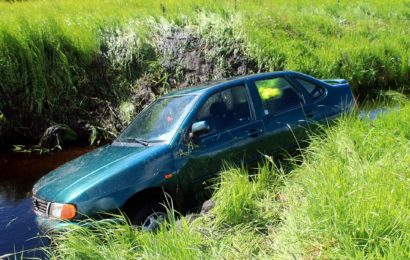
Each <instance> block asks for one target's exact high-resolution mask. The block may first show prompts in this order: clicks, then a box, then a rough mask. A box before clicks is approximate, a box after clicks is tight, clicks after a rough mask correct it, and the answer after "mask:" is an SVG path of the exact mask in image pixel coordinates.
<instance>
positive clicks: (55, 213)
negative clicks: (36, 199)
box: [49, 203, 77, 219]
mask: <svg viewBox="0 0 410 260" xmlns="http://www.w3.org/2000/svg"><path fill="white" fill-rule="evenodd" d="M49 215H50V217H52V218H58V219H73V218H75V216H76V215H77V208H76V206H75V205H74V204H61V203H51V205H50V210H49Z"/></svg>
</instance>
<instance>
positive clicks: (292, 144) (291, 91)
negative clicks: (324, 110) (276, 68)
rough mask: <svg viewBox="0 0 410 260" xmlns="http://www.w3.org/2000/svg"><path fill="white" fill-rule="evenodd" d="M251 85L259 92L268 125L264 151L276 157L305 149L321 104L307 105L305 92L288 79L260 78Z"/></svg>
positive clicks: (265, 124)
mask: <svg viewBox="0 0 410 260" xmlns="http://www.w3.org/2000/svg"><path fill="white" fill-rule="evenodd" d="M251 85H252V86H253V87H254V88H255V89H256V90H257V91H256V92H257V93H258V98H259V104H260V105H259V106H258V107H259V110H261V111H260V113H261V114H262V117H263V123H264V126H265V135H264V137H263V140H264V141H263V145H262V146H261V148H260V149H261V150H262V151H263V152H266V153H268V154H272V153H280V152H283V151H292V150H293V149H295V148H299V147H301V146H303V145H304V141H305V140H306V139H307V133H308V130H309V127H310V122H311V119H313V118H314V117H315V115H316V113H317V105H316V104H314V103H306V99H305V97H304V96H303V93H302V92H301V91H300V89H299V88H298V87H297V86H295V85H294V84H292V83H291V80H289V78H287V77H286V76H275V77H266V78H260V79H257V80H254V81H252V83H251Z"/></svg>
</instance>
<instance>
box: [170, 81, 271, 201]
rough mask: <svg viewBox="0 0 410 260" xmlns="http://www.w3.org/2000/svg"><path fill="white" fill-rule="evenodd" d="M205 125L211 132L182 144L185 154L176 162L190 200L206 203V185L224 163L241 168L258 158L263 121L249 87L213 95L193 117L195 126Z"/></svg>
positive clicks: (236, 88) (229, 89) (238, 87)
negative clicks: (237, 165)
mask: <svg viewBox="0 0 410 260" xmlns="http://www.w3.org/2000/svg"><path fill="white" fill-rule="evenodd" d="M202 121H206V122H207V123H208V124H209V126H210V131H209V132H208V133H206V134H203V135H201V136H199V137H196V138H194V139H193V140H191V141H192V142H191V143H185V144H182V149H180V150H183V151H185V152H184V153H182V154H179V155H177V156H179V158H178V159H177V160H176V161H177V164H178V166H177V167H178V168H179V172H178V175H179V176H180V178H181V181H182V182H183V183H184V184H183V185H184V186H186V187H188V188H187V189H188V190H189V192H188V193H190V194H191V196H189V197H190V198H195V200H196V201H198V200H203V199H204V198H205V197H206V196H207V195H208V194H207V193H205V195H204V194H203V188H204V186H206V181H207V180H208V179H210V178H212V177H214V176H215V175H216V174H217V173H218V172H219V171H220V170H221V167H222V165H223V163H224V162H230V163H233V164H240V163H241V162H243V161H247V160H249V159H251V158H253V157H255V156H256V149H255V147H253V145H254V143H255V140H257V139H259V138H261V137H262V135H263V132H264V129H263V123H262V120H257V119H256V117H255V114H254V109H253V104H252V100H251V98H250V95H249V92H248V88H247V87H246V85H245V84H244V85H239V86H234V87H231V88H228V89H225V90H221V91H219V92H217V93H214V94H212V95H211V96H209V97H208V98H207V100H206V101H205V102H204V103H203V104H202V105H201V108H200V109H199V111H198V113H196V115H195V116H194V118H193V120H192V122H191V125H192V124H193V123H195V122H202Z"/></svg>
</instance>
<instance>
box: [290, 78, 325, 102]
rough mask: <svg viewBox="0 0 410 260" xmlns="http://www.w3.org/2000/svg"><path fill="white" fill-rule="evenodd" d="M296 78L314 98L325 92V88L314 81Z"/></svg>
mask: <svg viewBox="0 0 410 260" xmlns="http://www.w3.org/2000/svg"><path fill="white" fill-rule="evenodd" d="M296 80H297V81H298V82H299V83H300V84H301V85H302V86H303V87H304V88H305V89H306V91H307V92H308V93H309V94H310V95H311V97H312V98H314V99H316V98H319V97H321V96H322V95H323V93H325V91H324V89H323V88H322V87H320V86H318V85H316V84H314V83H311V82H308V81H306V80H303V79H298V78H296Z"/></svg>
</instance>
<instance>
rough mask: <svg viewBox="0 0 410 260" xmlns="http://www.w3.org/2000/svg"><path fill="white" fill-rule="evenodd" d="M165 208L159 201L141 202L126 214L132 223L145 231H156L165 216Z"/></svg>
mask: <svg viewBox="0 0 410 260" xmlns="http://www.w3.org/2000/svg"><path fill="white" fill-rule="evenodd" d="M166 212H167V211H166V208H165V207H164V206H163V205H161V203H160V202H159V201H147V202H141V203H138V204H137V205H135V207H134V208H133V209H132V210H130V212H129V213H128V214H127V215H128V217H129V219H130V222H131V224H132V225H135V226H139V227H141V229H142V230H145V231H157V230H158V229H159V227H160V225H161V223H163V222H164V221H165V219H166V217H167V213H166Z"/></svg>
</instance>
